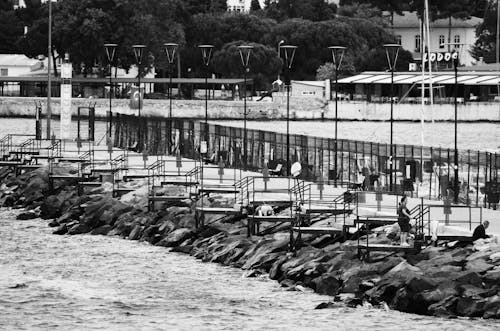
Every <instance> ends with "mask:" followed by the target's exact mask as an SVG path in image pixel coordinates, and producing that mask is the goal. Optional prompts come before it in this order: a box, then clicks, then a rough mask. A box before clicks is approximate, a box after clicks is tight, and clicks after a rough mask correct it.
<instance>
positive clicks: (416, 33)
mask: <svg viewBox="0 0 500 331" xmlns="http://www.w3.org/2000/svg"><path fill="white" fill-rule="evenodd" d="M481 22H482V20H481V19H480V18H477V17H471V18H469V19H466V20H462V19H455V18H452V19H451V40H450V41H448V35H449V20H448V19H439V20H436V21H434V22H431V27H430V33H431V38H430V39H431V40H430V42H431V47H430V52H447V51H448V46H447V45H443V44H446V43H453V44H457V45H459V47H460V48H459V55H460V62H461V63H462V64H465V65H471V64H472V63H473V62H474V58H473V57H472V56H471V55H470V52H469V50H470V49H471V48H472V46H473V45H474V43H475V41H476V39H477V38H476V27H477V26H478V25H479V24H480V23H481ZM393 33H394V35H395V36H396V38H397V40H398V43H399V44H401V46H402V47H403V48H404V49H406V50H407V51H410V52H411V53H412V55H413V58H414V59H415V60H419V61H420V60H421V54H420V52H421V47H422V37H421V21H420V20H419V18H418V16H417V14H416V13H415V12H404V13H403V15H394V24H393ZM453 48H454V47H453V46H451V50H453Z"/></svg>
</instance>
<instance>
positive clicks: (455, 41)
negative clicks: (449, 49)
mask: <svg viewBox="0 0 500 331" xmlns="http://www.w3.org/2000/svg"><path fill="white" fill-rule="evenodd" d="M453 42H454V43H455V47H457V46H460V35H458V34H456V35H455V37H454V38H453Z"/></svg>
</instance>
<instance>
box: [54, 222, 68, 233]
mask: <svg viewBox="0 0 500 331" xmlns="http://www.w3.org/2000/svg"><path fill="white" fill-rule="evenodd" d="M67 232H68V226H67V225H66V224H61V225H60V226H59V227H58V228H57V229H56V230H55V231H54V232H52V234H66V233H67Z"/></svg>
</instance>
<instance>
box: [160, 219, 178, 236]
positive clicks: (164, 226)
mask: <svg viewBox="0 0 500 331" xmlns="http://www.w3.org/2000/svg"><path fill="white" fill-rule="evenodd" d="M174 230H175V224H174V222H172V221H171V220H166V221H163V222H162V223H161V225H160V227H159V228H158V233H159V234H167V233H169V232H172V231H174Z"/></svg>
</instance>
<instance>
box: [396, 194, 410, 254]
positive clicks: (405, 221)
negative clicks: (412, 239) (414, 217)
mask: <svg viewBox="0 0 500 331" xmlns="http://www.w3.org/2000/svg"><path fill="white" fill-rule="evenodd" d="M407 202H408V200H407V197H406V195H404V196H403V197H402V198H401V202H400V203H399V207H398V225H399V227H400V229H401V246H405V247H406V246H410V244H408V242H407V239H408V233H409V232H410V217H411V216H410V211H409V210H408V208H407V207H406V204H407Z"/></svg>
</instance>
